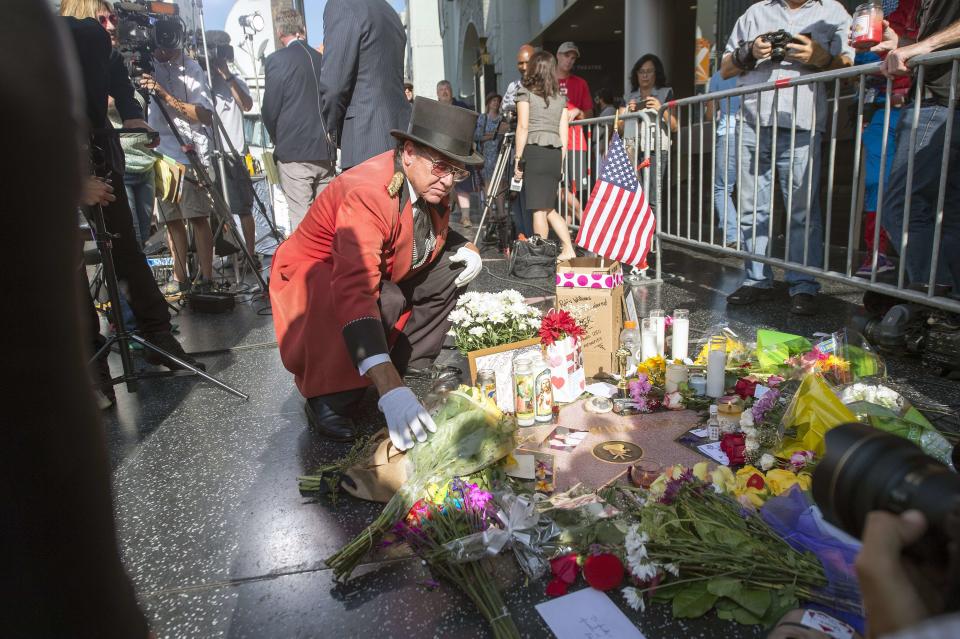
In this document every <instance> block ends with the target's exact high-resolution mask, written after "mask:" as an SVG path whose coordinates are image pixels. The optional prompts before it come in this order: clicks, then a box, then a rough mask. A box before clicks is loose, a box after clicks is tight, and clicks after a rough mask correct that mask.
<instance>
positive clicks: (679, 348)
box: [670, 308, 690, 362]
mask: <svg viewBox="0 0 960 639" xmlns="http://www.w3.org/2000/svg"><path fill="white" fill-rule="evenodd" d="M670 330H672V331H673V359H679V360H680V361H681V362H682V361H683V360H685V359H687V350H688V349H689V341H690V311H688V310H687V309H685V308H678V309H677V310H675V311H674V312H673V325H672V326H671V328H670Z"/></svg>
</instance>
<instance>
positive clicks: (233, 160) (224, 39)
mask: <svg viewBox="0 0 960 639" xmlns="http://www.w3.org/2000/svg"><path fill="white" fill-rule="evenodd" d="M207 47H209V55H210V56H211V57H210V65H211V66H212V67H213V72H212V73H211V74H210V75H211V76H212V77H213V100H214V106H215V107H216V114H217V117H218V118H219V119H220V122H221V123H222V124H223V129H222V130H221V129H220V127H219V126H217V125H216V123H214V129H216V131H217V135H218V136H219V137H220V149H221V151H223V164H224V170H225V172H226V183H227V205H228V206H229V207H230V212H231V213H232V214H233V215H236V216H237V217H239V218H240V226H241V228H242V229H243V239H244V242H245V243H246V245H247V251H248V252H249V253H250V255H251V256H252V255H254V254H255V252H256V241H257V240H256V232H257V229H256V225H255V224H254V221H253V183H252V182H251V181H250V173H249V171H247V167H246V166H245V164H244V162H243V154H244V153H246V150H247V144H246V139H245V138H244V135H243V114H244V113H246V112H247V111H249V110H250V109H252V108H253V98H251V97H250V89H249V88H248V87H247V83H246V82H244V81H243V79H242V78H241V77H240V76H238V75H236V74H234V73H232V72H231V71H230V68H229V66H228V65H229V62H231V61H232V58H233V48H232V47H230V35H229V34H228V33H226V32H225V31H207ZM224 131H226V133H227V135H226V136H224V134H223V133H224ZM232 151H236V152H237V156H234V154H233V153H232ZM214 168H216V169H217V170H218V172H219V165H218V164H217V163H214Z"/></svg>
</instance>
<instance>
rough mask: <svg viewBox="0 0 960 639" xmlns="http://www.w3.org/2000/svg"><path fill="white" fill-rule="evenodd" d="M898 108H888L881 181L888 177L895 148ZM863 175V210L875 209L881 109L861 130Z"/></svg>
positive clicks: (880, 143) (878, 185)
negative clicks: (888, 125) (885, 146)
mask: <svg viewBox="0 0 960 639" xmlns="http://www.w3.org/2000/svg"><path fill="white" fill-rule="evenodd" d="M899 120H900V109H899V108H892V109H890V130H889V131H888V132H887V159H886V161H885V162H884V165H883V173H884V176H883V183H884V184H886V183H887V180H889V179H890V170H891V169H892V168H893V157H894V154H895V152H896V150H897V122H899ZM863 149H864V151H865V154H864V176H863V182H864V185H865V187H866V188H865V189H864V194H863V210H864V211H876V210H877V193H878V191H879V190H880V151H881V150H882V149H883V109H877V110H876V111H875V112H874V114H873V117H871V118H870V123H869V124H868V125H867V128H865V129H864V130H863Z"/></svg>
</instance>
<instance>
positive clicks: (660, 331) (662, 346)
mask: <svg viewBox="0 0 960 639" xmlns="http://www.w3.org/2000/svg"><path fill="white" fill-rule="evenodd" d="M650 319H652V320H653V326H654V328H655V329H656V335H657V355H660V356H661V357H662V356H663V355H664V354H666V346H667V312H666V311H664V310H663V309H662V308H658V309H654V310H652V311H650Z"/></svg>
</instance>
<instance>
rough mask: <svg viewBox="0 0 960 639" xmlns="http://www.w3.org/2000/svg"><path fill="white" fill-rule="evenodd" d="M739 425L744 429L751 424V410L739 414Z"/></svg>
mask: <svg viewBox="0 0 960 639" xmlns="http://www.w3.org/2000/svg"><path fill="white" fill-rule="evenodd" d="M740 426H742V427H743V429H744V430H746V429H747V427H751V426H753V411H752V410H745V411H743V412H742V413H741V414H740Z"/></svg>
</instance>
